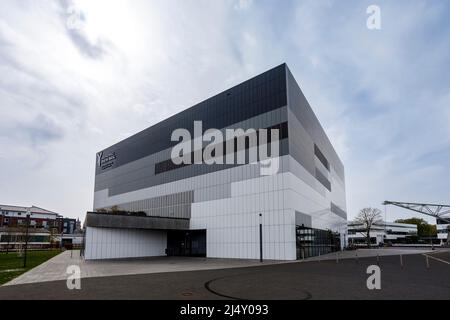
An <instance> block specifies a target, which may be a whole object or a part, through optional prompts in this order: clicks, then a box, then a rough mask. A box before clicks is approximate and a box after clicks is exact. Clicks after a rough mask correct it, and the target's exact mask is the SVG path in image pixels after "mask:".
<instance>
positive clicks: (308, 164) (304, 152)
mask: <svg viewBox="0 0 450 320" xmlns="http://www.w3.org/2000/svg"><path fill="white" fill-rule="evenodd" d="M289 114H290V115H291V118H290V119H289V154H290V155H291V156H292V157H293V158H294V159H295V160H297V162H298V163H300V164H301V165H302V166H303V167H304V168H305V169H306V171H308V172H309V173H310V174H311V175H312V176H314V175H315V168H316V165H315V159H314V153H313V150H314V142H313V140H312V139H311V137H310V135H309V134H308V133H307V132H306V130H305V129H304V128H303V126H302V124H301V123H300V122H299V121H298V120H297V118H296V117H295V116H293V115H292V112H289Z"/></svg>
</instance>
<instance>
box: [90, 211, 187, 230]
mask: <svg viewBox="0 0 450 320" xmlns="http://www.w3.org/2000/svg"><path fill="white" fill-rule="evenodd" d="M86 226H87V227H95V228H114V229H143V230H188V229H189V219H173V218H159V217H135V216H125V215H114V214H104V213H101V214H99V213H90V212H88V213H87V214H86Z"/></svg>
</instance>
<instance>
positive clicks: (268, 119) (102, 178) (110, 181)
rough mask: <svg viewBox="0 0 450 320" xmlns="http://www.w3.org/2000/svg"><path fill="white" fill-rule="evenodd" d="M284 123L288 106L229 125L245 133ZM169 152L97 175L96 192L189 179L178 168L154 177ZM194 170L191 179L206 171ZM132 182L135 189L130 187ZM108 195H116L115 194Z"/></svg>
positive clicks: (161, 152)
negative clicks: (156, 167)
mask: <svg viewBox="0 0 450 320" xmlns="http://www.w3.org/2000/svg"><path fill="white" fill-rule="evenodd" d="M286 121H287V107H283V108H280V109H277V110H273V111H270V112H267V113H265V114H261V115H258V116H256V117H253V118H251V119H248V120H245V121H242V122H239V123H236V124H233V125H231V126H230V128H242V129H244V130H247V129H249V128H267V127H271V126H273V125H275V124H279V123H283V122H286ZM168 139H170V137H168ZM286 148H288V144H286V143H284V145H283V146H282V152H284V154H286V152H287V149H286ZM170 153H171V149H166V150H163V151H160V152H158V153H156V154H152V155H149V156H147V157H144V158H142V159H139V160H136V161H133V162H131V163H128V164H126V165H123V166H120V167H118V168H115V169H112V170H107V171H106V172H103V173H101V174H97V175H96V177H95V191H99V190H103V189H107V188H112V187H114V186H121V185H124V184H129V187H127V188H126V189H125V190H127V191H125V192H128V191H134V190H137V189H139V188H140V187H144V188H145V187H149V186H154V185H158V184H162V183H165V182H164V181H165V180H164V179H163V177H164V178H168V179H169V180H167V181H168V182H170V181H174V179H175V180H178V179H181V178H186V177H189V176H186V175H179V174H178V173H177V172H179V171H178V170H181V168H180V169H177V170H176V172H175V171H174V172H172V174H169V173H166V174H165V175H164V176H163V177H162V176H160V174H158V175H156V176H155V164H156V163H159V162H161V161H164V160H167V159H170ZM231 167H232V166H224V168H221V169H220V168H215V169H214V170H210V171H209V172H213V171H216V170H222V169H228V168H231ZM196 170H197V168H193V169H191V171H187V172H191V173H192V175H191V176H196V175H198V174H203V173H204V172H205V171H204V169H202V170H197V171H196ZM196 172H198V173H196ZM158 176H160V177H158ZM136 181H140V182H136ZM143 181H147V182H143ZM133 183H134V185H135V187H132V185H133ZM111 194H118V193H116V191H114V192H112V193H111Z"/></svg>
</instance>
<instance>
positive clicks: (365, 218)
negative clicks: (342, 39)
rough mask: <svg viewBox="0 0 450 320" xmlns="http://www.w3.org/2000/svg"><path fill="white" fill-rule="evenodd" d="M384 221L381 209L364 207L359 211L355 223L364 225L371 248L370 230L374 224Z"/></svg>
mask: <svg viewBox="0 0 450 320" xmlns="http://www.w3.org/2000/svg"><path fill="white" fill-rule="evenodd" d="M380 222H382V218H381V210H379V209H377V208H364V209H361V211H359V213H358V215H357V216H356V218H355V220H354V223H355V224H361V225H362V227H363V228H362V232H363V233H364V235H365V237H366V241H367V246H368V247H369V248H370V231H371V230H372V227H373V225H375V224H377V223H380Z"/></svg>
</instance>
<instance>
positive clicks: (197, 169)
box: [96, 139, 289, 196]
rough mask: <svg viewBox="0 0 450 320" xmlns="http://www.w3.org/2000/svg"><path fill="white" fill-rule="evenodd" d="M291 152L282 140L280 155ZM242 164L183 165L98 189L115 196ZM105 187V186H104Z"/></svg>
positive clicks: (119, 180)
mask: <svg viewBox="0 0 450 320" xmlns="http://www.w3.org/2000/svg"><path fill="white" fill-rule="evenodd" d="M287 154H289V141H288V139H284V140H282V141H280V156H283V155H287ZM238 166H240V165H237V164H235V165H227V164H223V165H219V164H214V165H205V164H201V165H190V166H186V167H182V168H179V169H175V170H172V171H168V172H164V173H161V174H158V175H153V176H150V177H149V176H143V177H141V178H137V179H136V180H133V181H129V182H128V181H126V182H123V183H122V181H121V180H122V179H124V180H127V177H123V178H121V179H117V180H113V181H110V182H109V183H108V184H107V185H104V186H101V185H96V188H99V189H98V190H102V189H107V188H109V196H114V195H118V194H122V193H127V192H132V191H136V190H139V189H145V188H149V187H153V186H157V185H160V184H164V183H169V182H174V181H178V180H182V179H187V178H191V177H195V176H199V175H204V174H207V173H212V172H216V171H221V170H226V169H231V168H234V167H238ZM102 187H103V188H102Z"/></svg>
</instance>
